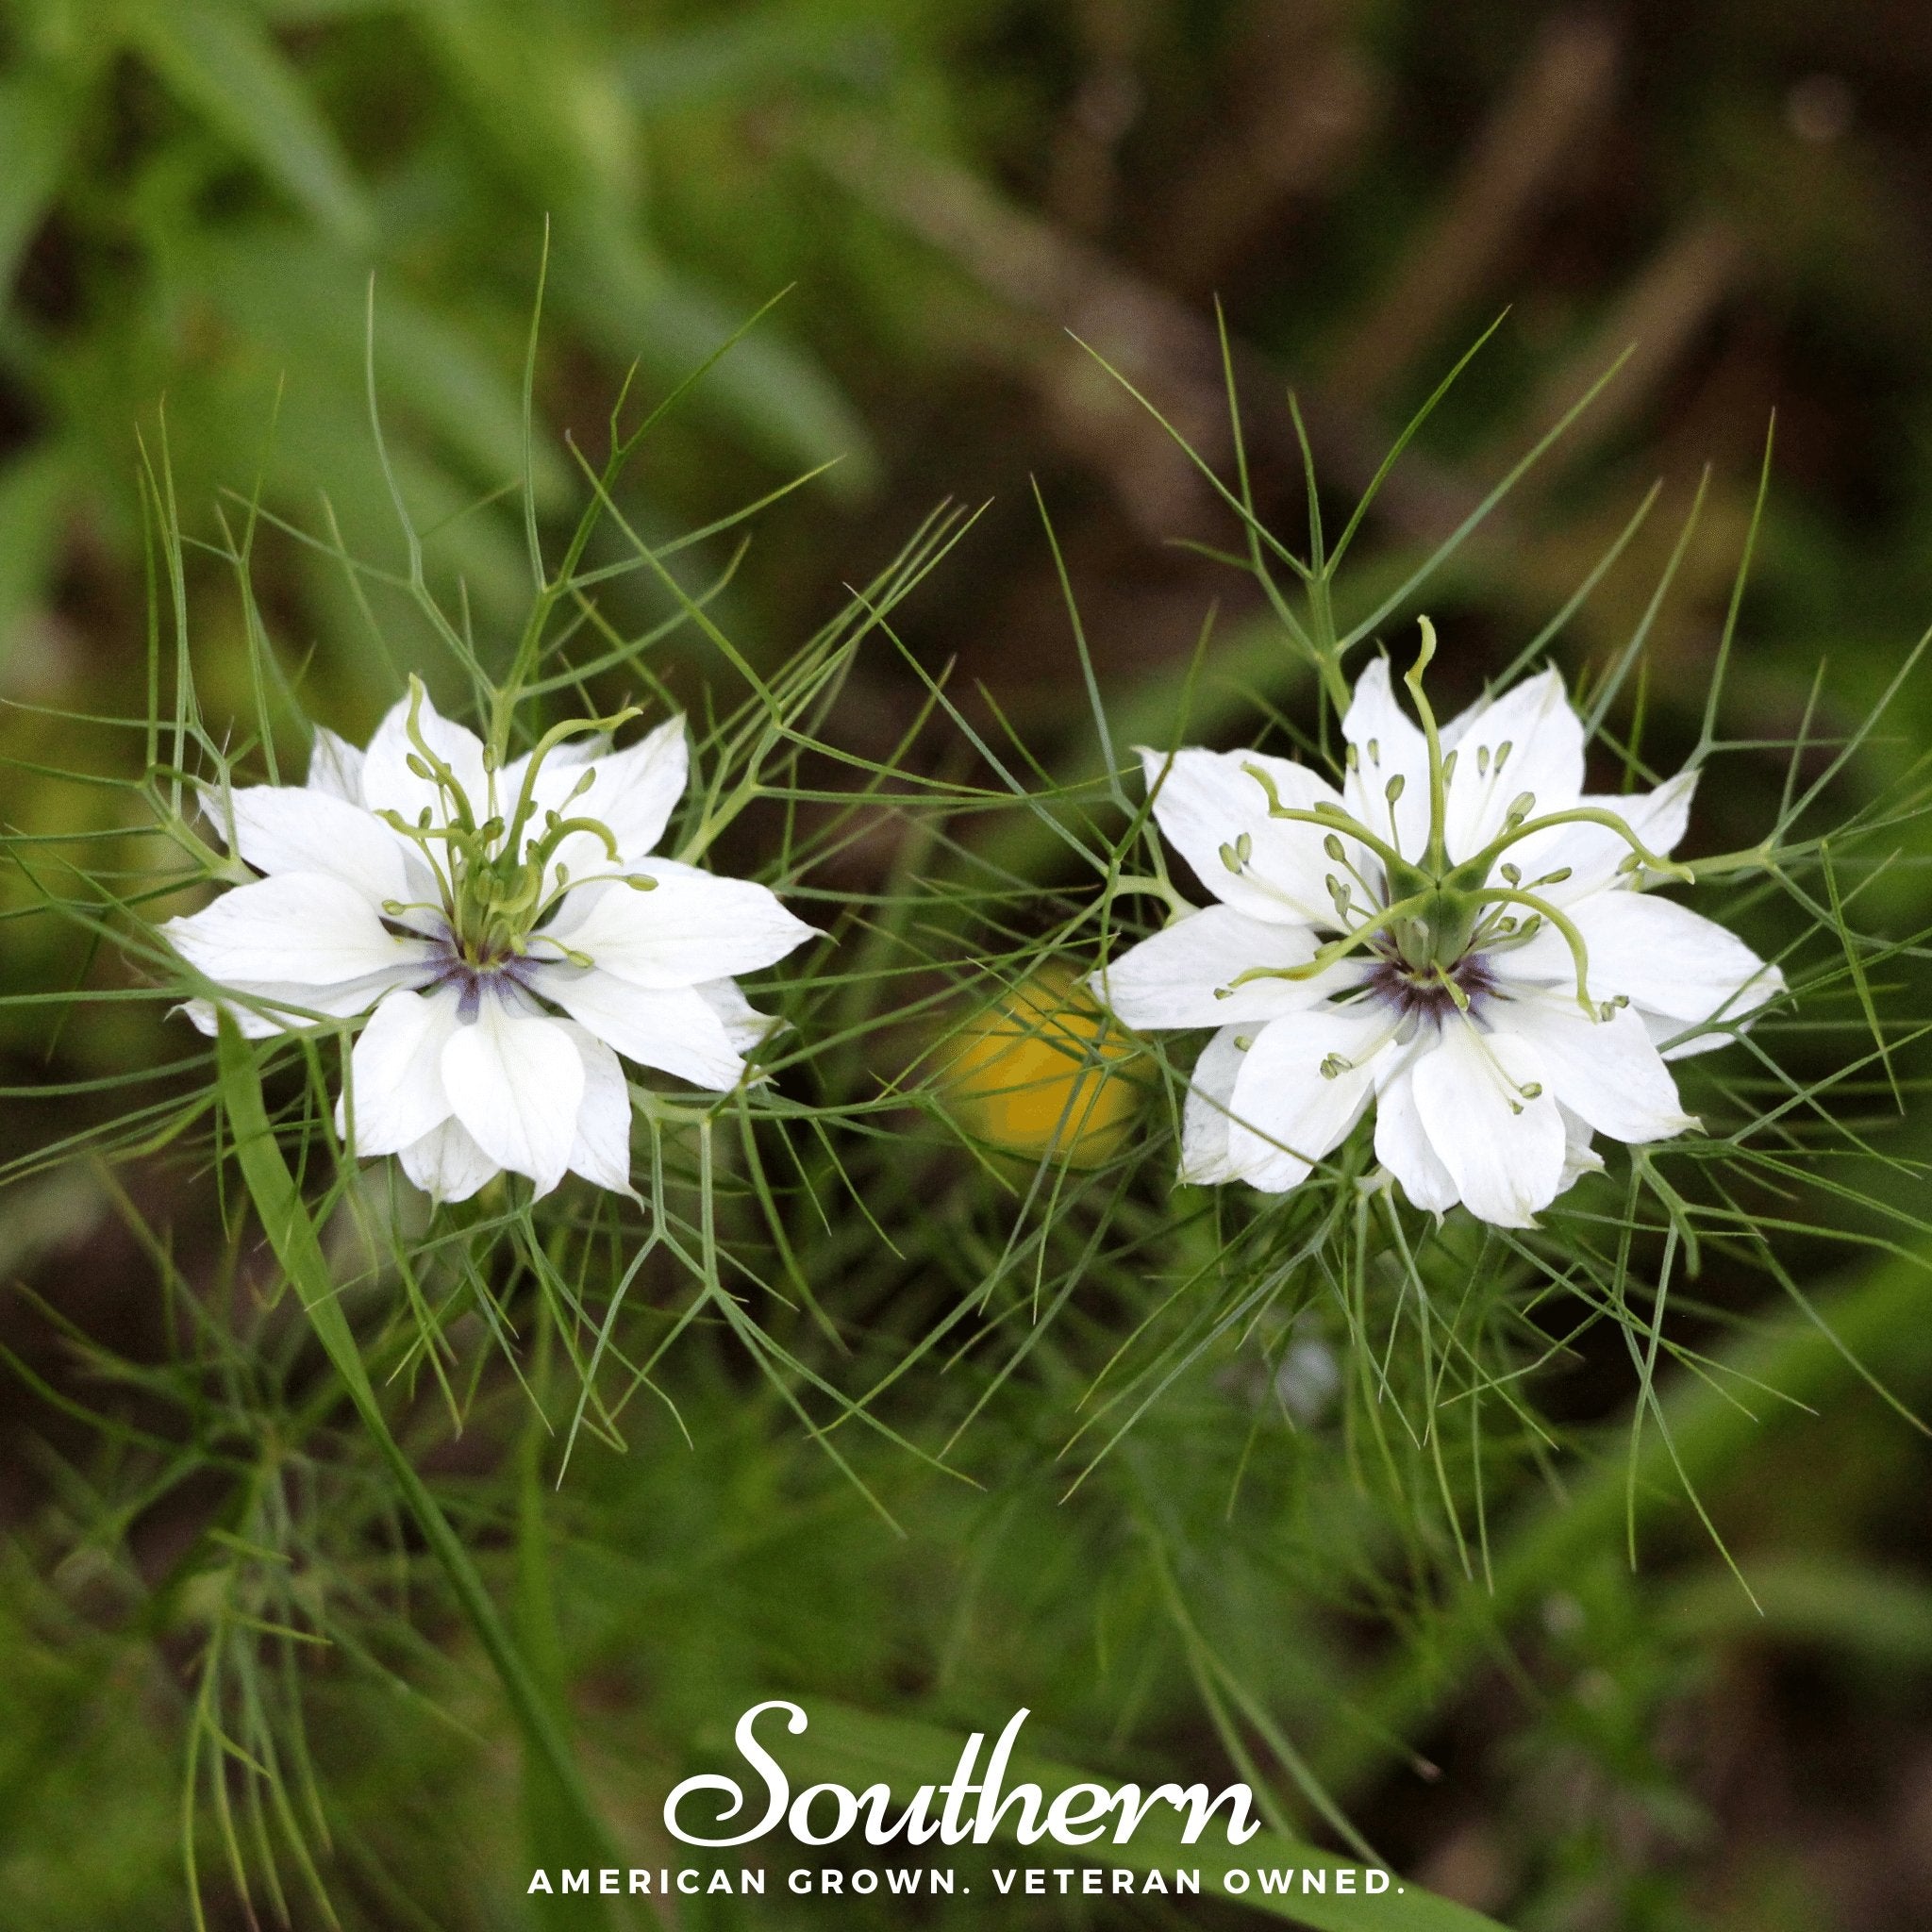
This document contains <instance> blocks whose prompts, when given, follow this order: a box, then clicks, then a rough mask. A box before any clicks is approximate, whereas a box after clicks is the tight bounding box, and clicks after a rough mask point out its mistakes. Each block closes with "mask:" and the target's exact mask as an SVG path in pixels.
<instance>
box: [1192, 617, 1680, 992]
mask: <svg viewBox="0 0 1932 1932" xmlns="http://www.w3.org/2000/svg"><path fill="white" fill-rule="evenodd" d="M1422 631H1423V641H1422V649H1421V651H1420V652H1419V653H1418V654H1417V657H1416V661H1415V663H1414V664H1413V665H1412V666H1411V667H1410V669H1409V670H1408V672H1407V674H1406V675H1405V676H1404V678H1403V682H1404V683H1405V684H1407V687H1408V691H1409V695H1410V697H1411V699H1412V700H1413V701H1414V704H1415V708H1416V716H1417V717H1418V719H1419V720H1420V721H1421V724H1422V730H1423V737H1424V741H1425V742H1426V745H1427V756H1428V784H1429V817H1428V826H1427V833H1426V838H1425V841H1424V849H1423V851H1422V852H1421V853H1420V855H1417V854H1413V853H1408V852H1404V851H1402V850H1400V849H1398V844H1397V843H1396V842H1395V841H1396V818H1395V809H1394V808H1395V805H1396V802H1397V801H1398V800H1399V799H1400V798H1401V796H1402V792H1403V788H1404V779H1403V774H1400V773H1397V774H1395V775H1394V776H1392V777H1391V779H1390V781H1389V785H1388V792H1387V796H1388V802H1389V834H1388V836H1387V837H1386V838H1385V837H1383V836H1382V835H1381V834H1379V833H1377V832H1375V831H1373V830H1371V829H1370V828H1369V827H1368V826H1366V825H1364V824H1360V823H1358V822H1357V820H1356V819H1355V818H1354V817H1353V816H1352V815H1351V814H1350V813H1349V812H1348V811H1347V810H1346V809H1345V808H1343V807H1342V806H1341V805H1339V804H1337V803H1336V802H1335V801H1333V800H1332V799H1328V800H1320V801H1318V802H1317V803H1316V804H1315V805H1314V806H1313V808H1310V809H1308V810H1302V809H1299V808H1294V807H1291V806H1287V805H1284V804H1283V803H1282V801H1281V797H1280V793H1279V791H1277V789H1276V786H1275V783H1274V778H1273V776H1272V775H1271V774H1269V773H1268V771H1267V770H1266V769H1265V768H1264V767H1262V766H1260V765H1258V764H1250V765H1246V766H1244V767H1243V768H1242V769H1243V770H1245V771H1246V773H1247V774H1248V775H1249V776H1250V777H1251V778H1253V779H1254V780H1255V782H1256V783H1257V785H1259V787H1260V788H1261V791H1263V793H1264V794H1265V795H1266V797H1267V800H1268V815H1269V817H1270V818H1274V819H1287V820H1291V821H1294V822H1296V823H1299V824H1308V825H1313V826H1317V827H1319V828H1321V829H1322V831H1323V832H1324V834H1325V835H1326V836H1325V837H1324V840H1323V841H1322V846H1323V850H1324V852H1325V853H1326V854H1327V856H1328V858H1330V859H1331V860H1333V861H1334V863H1335V867H1336V870H1335V871H1334V872H1332V873H1330V874H1327V875H1326V878H1325V880H1324V883H1325V885H1326V887H1327V891H1328V896H1329V899H1330V900H1331V901H1332V902H1333V905H1334V908H1335V917H1334V919H1333V920H1332V921H1325V920H1324V921H1323V922H1321V924H1322V925H1323V926H1324V928H1325V929H1327V930H1329V931H1331V932H1333V933H1334V934H1335V935H1336V936H1335V937H1333V938H1331V939H1327V940H1325V941H1324V942H1323V943H1322V945H1321V946H1320V947H1319V948H1318V949H1317V950H1316V953H1315V957H1314V958H1312V959H1310V960H1308V961H1307V963H1306V964H1304V965H1300V966H1254V967H1250V968H1249V969H1248V970H1247V971H1246V972H1245V973H1238V974H1235V975H1234V977H1233V978H1232V979H1230V980H1229V981H1228V983H1227V984H1226V985H1225V986H1223V987H1217V988H1216V989H1215V995H1216V997H1217V998H1220V999H1226V998H1228V997H1230V996H1231V995H1232V994H1233V993H1234V991H1236V989H1237V988H1239V987H1241V986H1244V985H1246V984H1247V983H1248V982H1249V981H1251V980H1256V979H1289V980H1302V979H1314V978H1317V977H1319V976H1320V975H1321V974H1324V973H1325V972H1327V971H1328V969H1329V968H1330V967H1332V966H1335V965H1337V964H1339V963H1340V962H1341V960H1343V959H1345V958H1350V957H1351V956H1354V955H1358V954H1365V955H1367V956H1368V960H1369V974H1368V978H1369V983H1370V984H1371V985H1372V986H1374V987H1376V988H1378V989H1379V990H1381V991H1383V992H1384V994H1385V995H1386V996H1387V997H1389V998H1391V999H1396V1000H1398V1001H1399V1002H1400V1003H1401V1004H1402V1007H1403V1008H1404V1010H1405V1011H1406V1012H1422V1011H1424V1010H1432V1011H1436V1012H1440V1011H1441V1010H1442V1009H1443V1008H1445V1007H1449V1006H1453V1007H1455V1008H1457V1009H1458V1010H1467V1008H1468V1007H1469V1005H1470V1003H1471V1001H1472V1000H1473V999H1474V998H1475V997H1477V996H1479V995H1482V994H1485V993H1488V992H1489V991H1492V990H1493V987H1494V980H1493V978H1492V976H1491V972H1490V969H1489V967H1488V966H1487V965H1486V964H1485V963H1484V962H1485V959H1486V957H1487V956H1488V955H1490V954H1493V953H1498V952H1503V951H1506V950H1507V949H1509V948H1512V947H1515V946H1520V945H1523V944H1524V943H1526V942H1527V941H1530V940H1532V939H1534V938H1535V937H1536V935H1537V934H1538V933H1539V932H1541V930H1542V929H1543V928H1544V927H1545V926H1546V925H1547V926H1549V927H1551V928H1554V929H1555V931H1556V932H1557V934H1558V935H1560V937H1561V939H1562V941H1563V943H1564V945H1565V946H1566V947H1567V949H1568V950H1569V953H1570V958H1571V963H1572V965H1573V967H1574V970H1575V974H1576V1001H1577V1004H1578V1005H1579V1006H1580V1007H1581V1008H1583V1010H1584V1012H1585V1013H1587V1014H1588V1015H1589V1016H1590V1017H1591V1019H1592V1020H1596V1019H1605V1018H1607V1017H1608V1015H1609V1010H1610V1008H1609V1007H1607V1006H1600V1005H1599V1003H1598V1002H1596V1001H1594V1000H1593V999H1592V998H1591V993H1590V987H1589V958H1588V954H1587V950H1586V948H1585V945H1584V940H1583V935H1582V934H1581V933H1580V932H1579V931H1578V930H1577V928H1576V926H1575V924H1574V922H1573V921H1572V920H1571V919H1570V918H1569V916H1568V915H1567V914H1566V913H1565V912H1564V910H1563V909H1562V908H1561V907H1560V906H1558V905H1557V904H1556V903H1555V902H1554V901H1553V900H1552V899H1551V898H1549V897H1548V896H1547V894H1548V889H1550V888H1552V887H1556V886H1560V885H1562V884H1563V883H1564V881H1566V880H1567V879H1568V878H1569V877H1570V875H1571V874H1570V868H1569V867H1568V866H1559V867H1557V869H1556V870H1555V871H1552V872H1547V873H1544V874H1542V875H1541V877H1538V878H1533V879H1524V876H1523V873H1522V871H1521V869H1520V868H1519V867H1518V866H1517V865H1516V864H1514V863H1512V862H1511V861H1510V860H1509V858H1507V854H1508V853H1509V852H1511V851H1512V850H1514V849H1516V848H1517V847H1520V846H1521V845H1522V844H1523V843H1524V841H1527V840H1529V839H1532V838H1534V837H1535V836H1536V835H1537V834H1539V833H1541V832H1547V831H1552V830H1554V829H1556V828H1557V826H1560V825H1566V824H1586V823H1587V824H1601V825H1604V826H1606V827H1607V828H1608V829H1609V830H1610V831H1612V832H1614V833H1615V834H1616V835H1617V836H1618V837H1619V838H1621V839H1622V840H1623V841H1624V844H1625V845H1626V846H1627V847H1628V850H1627V851H1626V852H1625V853H1624V856H1623V858H1622V859H1621V860H1620V861H1619V865H1618V870H1619V871H1620V872H1623V873H1634V872H1636V871H1637V870H1638V869H1639V868H1640V867H1645V866H1647V867H1650V868H1652V869H1653V870H1656V871H1659V872H1663V873H1671V874H1677V875H1679V876H1684V877H1688V876H1689V875H1690V874H1688V873H1687V872H1686V871H1685V870H1684V868H1682V867H1678V866H1674V865H1672V864H1671V862H1670V860H1668V859H1667V858H1661V857H1659V856H1658V855H1657V853H1655V852H1652V851H1651V850H1650V849H1649V848H1648V847H1647V846H1646V845H1645V844H1644V843H1643V842H1642V841H1641V840H1640V839H1639V838H1638V836H1637V834H1636V833H1635V832H1634V831H1632V829H1631V828H1630V825H1629V824H1628V823H1627V822H1626V821H1625V820H1624V819H1623V818H1621V817H1620V816H1619V815H1618V814H1617V813H1615V812H1612V811H1609V810H1607V809H1606V808H1603V807H1601V806H1596V805H1583V804H1578V805H1571V806H1567V807H1563V808H1558V809H1557V810H1555V811H1551V812H1546V813H1544V814H1543V815H1541V817H1539V816H1538V815H1537V811H1536V795H1535V793H1534V792H1531V791H1523V792H1519V793H1518V794H1517V795H1516V797H1515V798H1514V799H1512V800H1511V801H1510V803H1509V805H1508V806H1507V808H1506V809H1505V810H1504V812H1503V814H1502V818H1501V821H1500V824H1499V825H1498V826H1497V829H1496V832H1495V836H1494V837H1492V838H1491V841H1490V842H1489V843H1488V844H1487V845H1485V846H1484V847H1483V848H1482V850H1481V851H1479V852H1475V853H1473V854H1471V855H1470V856H1469V857H1467V858H1461V859H1459V860H1458V859H1452V858H1450V856H1449V841H1448V800H1449V787H1450V782H1451V780H1452V778H1453V776H1454V774H1455V766H1456V760H1457V756H1458V753H1457V751H1455V750H1451V751H1449V752H1447V753H1446V754H1445V753H1444V751H1443V749H1442V741H1441V733H1440V732H1439V731H1438V730H1437V728H1436V717H1435V713H1434V711H1433V710H1432V709H1431V708H1430V707H1429V701H1428V698H1427V697H1426V696H1425V695H1424V691H1423V681H1422V680H1423V673H1424V670H1426V669H1427V667H1428V663H1429V660H1430V658H1432V657H1433V656H1434V655H1435V649H1436V633H1435V628H1434V626H1433V625H1431V624H1430V623H1429V621H1428V619H1427V618H1424V619H1423V620H1422ZM1371 746H1372V749H1373V741H1371ZM1509 750H1510V746H1509V745H1508V744H1507V742H1506V743H1505V744H1503V745H1502V746H1501V747H1499V748H1498V749H1497V751H1496V752H1495V755H1494V759H1493V768H1492V767H1491V760H1490V758H1489V755H1488V749H1487V747H1485V746H1478V747H1477V760H1476V763H1477V771H1478V773H1479V774H1481V775H1483V776H1485V777H1488V776H1491V775H1492V770H1493V772H1494V773H1500V771H1501V769H1502V767H1503V764H1504V761H1505V760H1506V758H1507V755H1508V753H1509ZM1355 760H1356V753H1355V747H1354V746H1353V745H1351V746H1350V747H1349V761H1350V768H1351V770H1354V769H1357V766H1356V762H1355ZM1344 841H1353V842H1354V845H1355V846H1356V847H1357V851H1356V852H1355V853H1354V854H1353V855H1352V854H1351V852H1350V848H1349V844H1348V843H1347V842H1344ZM1253 858H1254V841H1253V839H1252V837H1251V836H1250V835H1248V834H1245V833H1244V834H1242V835H1241V838H1240V839H1238V840H1236V841H1235V842H1234V843H1232V844H1228V845H1224V846H1223V847H1222V848H1221V862H1222V863H1223V864H1224V866H1226V867H1227V869H1228V871H1229V872H1231V873H1233V874H1237V875H1238V876H1239V875H1240V874H1242V873H1243V872H1245V871H1246V870H1247V868H1248V866H1249V865H1250V864H1251V863H1252V862H1253ZM1614 1004H1615V1003H1614V1002H1612V1003H1611V1005H1614Z"/></svg>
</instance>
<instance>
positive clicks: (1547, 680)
mask: <svg viewBox="0 0 1932 1932" xmlns="http://www.w3.org/2000/svg"><path fill="white" fill-rule="evenodd" d="M1442 749H1443V751H1444V753H1445V754H1446V753H1448V752H1452V751H1453V752H1454V753H1455V754H1456V769H1455V771H1454V773H1453V774H1451V776H1450V779H1449V788H1448V821H1447V824H1446V827H1445V831H1446V836H1447V841H1448V847H1449V857H1450V858H1452V859H1463V858H1469V857H1470V856H1471V855H1472V854H1473V853H1476V852H1479V851H1481V850H1482V848H1483V847H1484V846H1485V845H1487V844H1489V843H1490V841H1491V840H1493V839H1494V838H1495V837H1496V836H1497V835H1498V834H1499V833H1500V832H1501V831H1502V829H1503V820H1504V818H1505V817H1506V816H1507V813H1508V810H1509V807H1510V806H1511V804H1512V803H1514V801H1515V800H1516V799H1518V798H1520V797H1521V796H1522V795H1523V794H1524V792H1528V793H1529V794H1530V795H1531V797H1532V798H1533V799H1534V801H1535V803H1534V806H1533V808H1532V811H1533V813H1534V815H1535V816H1538V817H1541V815H1542V814H1544V813H1546V812H1553V811H1565V810H1568V809H1569V808H1571V807H1572V806H1574V804H1575V803H1576V802H1577V800H1578V799H1579V798H1580V797H1581V796H1582V795H1583V720H1582V719H1581V718H1579V717H1578V716H1577V715H1576V713H1575V712H1574V710H1573V709H1572V708H1571V707H1570V698H1569V694H1568V693H1567V692H1566V691H1564V689H1563V680H1562V678H1561V677H1559V676H1558V675H1557V673H1556V672H1554V671H1545V672H1544V673H1543V674H1542V675H1541V676H1539V677H1530V678H1525V679H1524V682H1523V683H1521V684H1516V685H1511V686H1510V688H1509V689H1508V690H1507V691H1505V692H1504V693H1503V695H1502V696H1501V697H1499V698H1495V699H1490V698H1482V699H1479V700H1478V701H1477V702H1476V703H1475V704H1474V705H1472V706H1471V707H1470V708H1468V710H1466V711H1464V712H1462V713H1461V714H1460V715H1459V716H1458V717H1457V718H1454V719H1452V720H1451V721H1450V723H1449V724H1445V725H1444V726H1443V727H1442Z"/></svg>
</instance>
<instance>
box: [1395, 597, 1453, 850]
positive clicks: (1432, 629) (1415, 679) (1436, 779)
mask: <svg viewBox="0 0 1932 1932" xmlns="http://www.w3.org/2000/svg"><path fill="white" fill-rule="evenodd" d="M1422 632H1423V641H1422V648H1421V649H1420V650H1419V651H1418V652H1417V653H1416V656H1415V662H1414V663H1413V664H1411V665H1410V666H1409V667H1408V670H1407V673H1406V674H1405V675H1404V676H1403V680H1402V681H1403V683H1404V684H1406V685H1407V687H1408V695H1409V701H1410V702H1411V703H1412V704H1413V705H1414V706H1415V714H1416V716H1417V717H1418V718H1419V719H1420V720H1421V721H1422V727H1423V737H1424V739H1425V740H1426V741H1427V743H1428V747H1429V843H1428V849H1427V850H1426V851H1425V852H1424V854H1423V870H1424V872H1425V873H1427V874H1429V876H1430V877H1431V878H1441V876H1442V875H1443V874H1445V873H1446V872H1447V871H1448V870H1449V848H1448V843H1447V839H1448V824H1449V769H1448V767H1447V766H1446V765H1444V763H1443V762H1442V738H1441V733H1440V732H1439V731H1438V730H1437V729H1436V713H1435V709H1434V708H1433V707H1432V706H1431V705H1430V703H1429V700H1428V694H1427V693H1426V692H1425V691H1424V690H1423V673H1424V671H1426V670H1427V669H1428V668H1429V660H1430V659H1431V658H1434V656H1435V655H1436V626H1435V625H1433V624H1431V623H1430V622H1429V620H1428V619H1427V618H1426V617H1424V619H1422Z"/></svg>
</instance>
